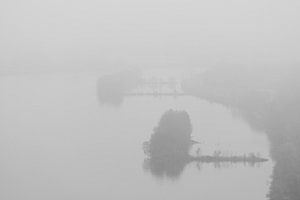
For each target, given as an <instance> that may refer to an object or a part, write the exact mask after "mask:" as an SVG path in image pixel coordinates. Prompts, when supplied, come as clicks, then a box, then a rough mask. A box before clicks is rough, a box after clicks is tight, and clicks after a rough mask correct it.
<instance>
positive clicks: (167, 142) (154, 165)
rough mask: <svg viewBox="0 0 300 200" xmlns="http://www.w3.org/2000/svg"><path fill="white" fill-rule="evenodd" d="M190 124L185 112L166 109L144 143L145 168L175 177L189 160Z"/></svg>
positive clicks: (159, 175)
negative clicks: (146, 156) (146, 157)
mask: <svg viewBox="0 0 300 200" xmlns="http://www.w3.org/2000/svg"><path fill="white" fill-rule="evenodd" d="M191 133H192V125H191V122H190V118H189V115H188V113H187V112H185V111H175V110H168V111H167V112H165V113H164V114H163V116H162V117H161V119H160V121H159V123H158V126H157V127H155V128H154V130H153V134H152V135H151V138H150V140H149V141H148V142H145V143H144V146H143V147H144V151H145V154H146V155H148V156H149V158H148V159H146V160H145V165H144V167H145V169H147V170H150V172H151V173H152V174H153V175H155V176H158V177H163V176H167V177H168V178H177V177H179V175H180V174H181V173H182V171H183V169H184V167H185V165H186V164H187V163H188V162H189V150H190V147H191V146H192V144H193V143H192V141H191Z"/></svg>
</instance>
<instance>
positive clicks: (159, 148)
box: [143, 110, 267, 179]
mask: <svg viewBox="0 0 300 200" xmlns="http://www.w3.org/2000/svg"><path fill="white" fill-rule="evenodd" d="M191 133H192V125H191V122H190V118H189V115H188V114H187V112H185V111H174V110H169V111H167V112H165V113H164V114H163V116H162V117H161V119H160V121H159V124H158V126H157V127H156V128H154V132H153V134H152V135H151V138H150V140H149V142H144V145H143V148H144V152H145V154H146V155H147V156H148V159H146V160H145V165H144V167H145V169H147V170H149V171H150V172H151V173H152V174H153V175H155V176H158V177H164V176H166V177H168V178H173V179H174V178H177V177H179V175H180V174H181V173H182V171H183V169H184V167H185V166H186V165H187V164H188V163H189V162H197V163H198V164H199V163H213V164H214V165H215V166H216V167H221V164H223V163H231V164H233V163H244V164H245V163H248V164H249V165H253V166H254V165H255V164H256V163H260V162H265V161H267V159H264V158H260V157H258V156H256V155H254V154H249V155H247V156H246V155H243V156H224V155H222V152H221V151H215V152H214V154H213V155H201V153H200V148H198V150H197V156H191V155H190V154H189V151H190V148H191V146H192V145H193V144H196V143H197V142H195V141H193V140H191Z"/></svg>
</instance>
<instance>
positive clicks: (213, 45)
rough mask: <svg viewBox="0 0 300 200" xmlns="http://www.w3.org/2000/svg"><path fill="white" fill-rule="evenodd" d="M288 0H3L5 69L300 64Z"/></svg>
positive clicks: (0, 61) (295, 15) (0, 52)
mask: <svg viewBox="0 0 300 200" xmlns="http://www.w3.org/2000/svg"><path fill="white" fill-rule="evenodd" d="M299 7H300V3H299V2H298V1H295V0H289V1H285V2H283V1H278V0H275V1H270V0H263V1H258V0H254V1H247V0H229V1H221V0H213V1H196V0H188V1H179V0H175V1H169V0H162V1H158V0H154V1H137V0H127V1H122V0H101V1H95V0H87V1H78V0H73V1H71V0H64V1H58V0H53V1H40V0H26V1H24V0H22V1H21V0H2V1H1V2H0V44H1V45H0V65H1V72H2V73H12V72H14V73H17V72H28V71H33V72H36V71H37V72H49V71H84V70H97V69H99V68H117V69H119V68H124V67H135V68H152V67H182V68H198V67H211V66H217V65H223V66H224V65H226V66H230V65H233V64H234V65H236V64H237V65H243V66H251V67H262V66H271V67H275V66H277V67H278V66H283V65H284V66H286V65H295V64H298V63H299V56H298V52H299V50H300V49H299V48H300V41H299V37H298V35H299V31H300V24H299V20H298V19H299V15H300V14H299V12H298V10H299Z"/></svg>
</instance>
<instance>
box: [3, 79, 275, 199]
mask: <svg viewBox="0 0 300 200" xmlns="http://www.w3.org/2000/svg"><path fill="white" fill-rule="evenodd" d="M100 76H101V75H99V74H96V75H95V74H73V75H23V76H7V77H1V78H0V93H1V99H0V106H1V107H0V110H1V112H0V159H1V165H0V169H1V170H0V198H1V199H10V200H19V199H22V200H27V199H28V200H40V199H49V200H50V199H51V200H53V199H62V200H66V199H72V200H79V199H132V200H139V199H149V200H152V199H173V200H177V199H178V200H181V199H195V197H197V199H206V200H216V199H230V200H240V199H244V200H253V199H255V200H264V199H267V198H266V195H267V194H268V190H269V182H270V176H271V172H272V167H273V164H272V162H271V161H269V162H267V163H263V164H260V165H256V166H249V165H244V164H232V165H231V164H224V165H221V166H215V165H213V164H201V165H197V164H196V163H190V164H188V165H187V166H186V167H185V169H184V170H183V171H182V173H181V175H180V176H179V177H177V178H172V177H157V176H153V175H152V174H151V173H150V172H149V171H147V170H145V169H144V167H143V163H144V159H145V155H144V153H143V151H142V143H143V142H144V141H146V140H148V139H149V137H150V134H151V133H152V130H153V128H154V127H155V126H156V125H157V123H158V121H159V119H160V117H161V116H162V114H163V113H164V112H165V111H166V110H168V109H177V110H185V111H187V112H188V113H189V115H190V118H191V122H192V125H193V138H194V139H195V140H197V141H200V142H201V146H200V147H201V149H202V152H203V153H207V154H210V153H212V152H213V151H214V150H222V151H223V152H227V153H228V154H238V155H240V154H244V153H250V152H255V153H256V152H259V153H260V154H261V155H262V156H264V157H268V156H269V144H268V141H267V137H266V136H265V134H264V133H263V132H258V131H255V130H253V129H251V127H249V125H248V124H247V123H246V122H245V121H243V120H242V119H240V118H239V115H238V114H237V113H235V112H232V111H231V110H229V109H228V108H226V107H224V106H221V105H218V104H212V103H209V102H207V101H204V100H201V99H197V98H193V97H179V98H173V97H161V98H155V97H127V98H125V99H124V101H123V102H122V104H120V105H118V106H109V105H105V104H102V103H101V102H99V99H98V98H97V79H98V78H99V77H100ZM191 153H193V152H191Z"/></svg>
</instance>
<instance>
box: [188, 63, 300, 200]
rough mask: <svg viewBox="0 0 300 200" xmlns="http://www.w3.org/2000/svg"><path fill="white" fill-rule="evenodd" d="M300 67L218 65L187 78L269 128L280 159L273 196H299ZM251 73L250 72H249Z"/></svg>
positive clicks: (196, 90) (200, 92)
mask: <svg viewBox="0 0 300 200" xmlns="http://www.w3.org/2000/svg"><path fill="white" fill-rule="evenodd" d="M299 72H300V70H299V69H298V68H297V67H291V68H288V67H286V68H285V70H281V71H276V69H268V70H265V71H263V70H258V71H255V70H252V71H251V70H248V71H247V70H241V69H240V68H238V67H235V68H234V67H233V68H231V69H230V70H226V69H225V68H224V69H219V68H217V69H214V70H211V71H208V72H206V73H203V74H199V75H195V76H194V77H192V78H190V79H188V80H185V81H184V82H183V90H184V91H185V92H186V93H188V94H190V95H194V96H197V97H201V98H203V99H207V100H208V101H211V102H215V103H220V104H223V105H225V106H227V107H229V108H232V109H234V110H235V112H237V111H238V112H239V114H240V115H241V117H243V118H244V119H245V120H246V121H247V122H248V123H249V124H250V125H251V127H252V128H254V129H257V130H261V131H264V132H265V133H266V134H267V136H268V138H269V140H270V144H271V156H272V159H273V160H274V161H275V166H274V169H273V175H272V182H271V186H270V192H269V195H268V197H269V199H270V200H283V199H285V200H299V199H300V123H299V121H300V79H299V77H300V73H299ZM249 74H250V75H249Z"/></svg>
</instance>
